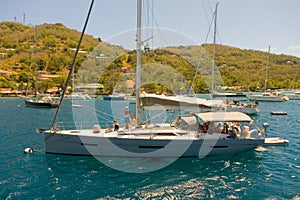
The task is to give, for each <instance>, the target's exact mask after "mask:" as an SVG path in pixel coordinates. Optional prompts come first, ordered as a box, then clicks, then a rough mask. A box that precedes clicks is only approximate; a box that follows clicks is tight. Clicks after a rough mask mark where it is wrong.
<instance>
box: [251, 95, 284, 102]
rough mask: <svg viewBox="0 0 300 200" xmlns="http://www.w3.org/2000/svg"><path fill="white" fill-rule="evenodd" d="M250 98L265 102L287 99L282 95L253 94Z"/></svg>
mask: <svg viewBox="0 0 300 200" xmlns="http://www.w3.org/2000/svg"><path fill="white" fill-rule="evenodd" d="M250 99H255V100H256V101H264V102H284V101H287V99H286V98H282V97H280V96H263V95H251V96H250Z"/></svg>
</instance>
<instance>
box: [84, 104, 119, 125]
mask: <svg viewBox="0 0 300 200" xmlns="http://www.w3.org/2000/svg"><path fill="white" fill-rule="evenodd" d="M82 108H85V109H86V110H87V111H89V112H91V113H93V114H95V115H96V116H97V117H100V118H102V119H104V120H106V121H109V120H111V119H109V118H107V117H103V116H102V115H100V114H97V112H101V113H102V114H105V115H107V116H108V117H112V118H113V119H118V120H121V119H122V118H120V117H115V116H113V115H110V114H108V113H105V112H103V111H97V110H94V109H91V108H89V107H87V106H84V105H82Z"/></svg>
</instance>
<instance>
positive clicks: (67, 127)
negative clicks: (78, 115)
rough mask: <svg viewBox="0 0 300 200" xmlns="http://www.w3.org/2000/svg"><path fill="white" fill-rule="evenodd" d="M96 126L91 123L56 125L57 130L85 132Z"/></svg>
mask: <svg viewBox="0 0 300 200" xmlns="http://www.w3.org/2000/svg"><path fill="white" fill-rule="evenodd" d="M93 126H94V125H92V124H90V123H72V122H57V123H56V125H55V130H62V131H63V130H70V129H74V130H83V129H91V128H92V127H93Z"/></svg>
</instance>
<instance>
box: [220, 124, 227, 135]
mask: <svg viewBox="0 0 300 200" xmlns="http://www.w3.org/2000/svg"><path fill="white" fill-rule="evenodd" d="M221 133H226V134H228V124H227V123H225V124H224V127H223V129H222V132H221Z"/></svg>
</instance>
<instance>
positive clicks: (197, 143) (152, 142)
mask: <svg viewBox="0 0 300 200" xmlns="http://www.w3.org/2000/svg"><path fill="white" fill-rule="evenodd" d="M86 131H90V130H86ZM86 131H85V130H83V131H82V133H79V134H78V133H76V134H68V133H50V132H48V133H47V132H46V133H45V148H46V153H53V154H67V155H89V156H91V155H92V156H108V157H204V156H215V155H225V154H236V153H241V152H245V151H249V150H253V149H255V148H256V147H258V146H259V145H262V144H263V143H264V139H252V138H249V139H232V138H227V137H226V136H225V137H224V134H209V136H208V137H206V138H201V137H200V138H193V139H192V138H189V137H186V136H183V137H182V136H178V137H177V136H176V137H174V138H168V137H166V138H164V139H159V138H158V139H156V138H155V137H151V136H150V135H145V136H139V138H138V137H135V136H129V135H123V136H112V137H110V136H104V135H103V134H102V133H96V134H95V133H88V134H84V132H86ZM206 135H208V134H206ZM216 135H218V137H219V139H216ZM220 135H221V136H220Z"/></svg>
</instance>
